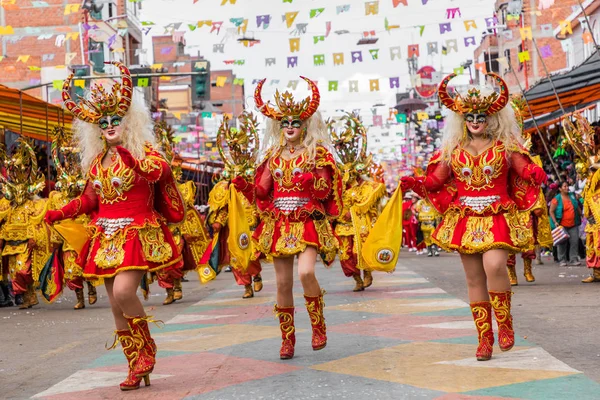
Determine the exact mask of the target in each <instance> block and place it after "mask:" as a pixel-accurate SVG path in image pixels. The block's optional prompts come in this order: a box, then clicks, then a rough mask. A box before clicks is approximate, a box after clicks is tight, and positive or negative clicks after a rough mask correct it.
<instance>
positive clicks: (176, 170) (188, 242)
mask: <svg viewBox="0 0 600 400" xmlns="http://www.w3.org/2000/svg"><path fill="white" fill-rule="evenodd" d="M154 133H155V135H156V139H157V141H158V142H159V143H160V145H161V147H162V150H163V152H164V154H165V158H166V160H167V161H168V162H169V163H170V164H171V168H172V171H173V175H174V177H175V180H176V181H178V182H179V181H181V178H182V175H183V171H182V169H181V166H180V165H175V164H176V163H177V160H176V154H175V151H174V149H173V140H174V133H173V130H172V128H171V127H170V126H169V125H167V124H166V123H165V122H159V123H157V124H155V125H154ZM177 187H178V189H179V192H180V193H181V196H182V198H183V202H184V204H185V210H186V211H185V220H184V221H183V222H182V223H180V224H169V229H170V230H171V233H172V234H173V239H174V240H175V243H176V244H177V248H178V249H179V251H180V253H181V255H182V257H183V264H182V267H181V274H182V277H183V276H184V275H185V274H186V273H188V272H189V271H193V270H198V269H199V268H200V259H201V258H202V255H203V254H204V251H205V250H206V248H207V247H208V243H209V241H210V239H209V235H208V232H207V230H206V225H205V223H204V220H203V219H202V217H201V216H200V213H199V212H198V210H196V208H195V207H194V204H195V200H196V184H195V183H194V182H193V181H186V182H182V183H178V184H177ZM149 275H151V274H148V276H149ZM152 275H155V277H156V279H157V280H158V285H159V286H160V287H162V288H165V290H166V292H167V297H165V300H164V301H163V305H169V304H172V303H174V302H175V301H177V300H181V299H183V288H182V286H181V279H182V278H175V279H173V282H171V279H170V276H169V274H166V275H165V274H161V273H160V271H158V273H156V274H152ZM151 281H152V280H151V279H149V280H148V281H147V282H145V283H146V285H147V286H146V287H144V289H145V291H143V292H144V293H145V296H147V293H148V291H149V288H148V287H149V284H150V283H151Z"/></svg>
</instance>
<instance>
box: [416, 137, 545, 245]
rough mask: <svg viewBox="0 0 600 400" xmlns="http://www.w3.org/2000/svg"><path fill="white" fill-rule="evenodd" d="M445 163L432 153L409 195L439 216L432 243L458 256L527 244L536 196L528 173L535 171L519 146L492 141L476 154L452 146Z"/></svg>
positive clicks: (536, 193) (536, 192)
mask: <svg viewBox="0 0 600 400" xmlns="http://www.w3.org/2000/svg"><path fill="white" fill-rule="evenodd" d="M451 157H452V158H451V163H450V165H448V164H447V163H445V162H443V161H442V160H441V153H439V152H437V153H435V154H434V156H433V157H432V159H431V160H430V161H429V166H428V167H427V177H426V178H425V179H423V180H422V186H421V185H416V186H415V188H414V189H415V191H416V192H417V193H419V194H420V195H422V196H427V198H428V199H429V201H430V202H431V204H432V205H433V207H434V208H435V209H436V210H437V211H438V212H439V213H441V214H443V215H444V218H443V219H442V222H441V223H440V225H439V226H438V227H437V228H436V230H435V231H434V233H433V235H432V240H433V241H434V242H435V243H436V244H438V245H439V246H440V247H442V248H443V249H446V250H457V251H458V252H459V253H463V254H474V253H483V252H486V251H488V250H491V249H505V250H510V251H522V250H523V249H525V250H526V249H527V248H528V247H529V244H530V242H531V240H532V233H531V230H530V229H529V228H528V224H529V216H528V215H527V214H522V213H520V212H519V211H526V210H530V209H531V208H532V207H533V205H534V204H535V202H536V201H537V198H538V195H539V186H538V185H536V184H534V183H532V182H531V181H530V177H531V175H530V171H532V170H533V169H535V168H539V167H538V166H537V165H536V164H535V163H533V162H532V161H531V159H530V158H529V155H528V152H527V151H526V150H525V149H523V148H518V147H515V148H513V149H510V151H509V149H507V148H506V146H505V145H504V144H503V143H502V142H500V141H496V142H495V143H493V144H492V145H491V146H490V147H489V148H488V149H486V150H484V151H483V152H482V153H481V154H479V155H478V156H473V155H472V154H470V153H469V152H468V151H467V150H465V149H462V148H457V149H455V150H454V151H453V152H452V156H451Z"/></svg>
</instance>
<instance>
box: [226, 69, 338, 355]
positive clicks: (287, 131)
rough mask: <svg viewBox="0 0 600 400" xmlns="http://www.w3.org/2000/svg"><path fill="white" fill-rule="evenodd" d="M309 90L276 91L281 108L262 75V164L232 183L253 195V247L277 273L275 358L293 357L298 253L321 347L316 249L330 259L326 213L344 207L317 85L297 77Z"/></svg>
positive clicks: (332, 244)
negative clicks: (298, 93)
mask: <svg viewBox="0 0 600 400" xmlns="http://www.w3.org/2000/svg"><path fill="white" fill-rule="evenodd" d="M302 79H304V80H305V81H306V82H307V83H308V84H309V87H310V89H311V91H312V96H311V97H309V98H306V99H304V100H302V101H301V102H299V103H296V102H295V101H294V99H293V96H292V94H291V93H289V92H285V93H283V94H282V95H280V94H279V91H277V92H276V94H275V101H276V104H277V107H278V110H277V109H275V108H273V107H272V106H271V105H270V104H269V103H266V104H265V103H264V102H263V100H262V95H261V91H262V87H263V85H264V83H265V80H262V81H260V82H259V84H258V86H257V87H256V92H255V101H256V106H257V107H258V109H260V111H261V112H262V113H263V114H264V115H265V116H266V117H267V118H269V121H268V122H267V128H266V133H265V141H264V143H263V148H264V149H266V151H265V154H264V158H263V161H262V163H261V164H260V165H259V167H258V168H257V170H256V176H255V180H254V183H251V182H249V181H248V180H245V179H244V178H243V177H241V176H238V177H237V178H235V179H234V180H233V183H234V184H235V186H236V188H237V189H238V190H240V191H241V192H243V193H244V194H245V195H246V196H247V198H248V199H249V200H250V202H252V203H254V202H256V204H257V206H258V209H259V211H260V222H259V224H258V227H257V228H256V231H255V232H254V239H255V240H254V245H255V248H256V250H257V251H258V252H259V253H261V254H262V255H264V256H272V257H273V261H274V264H275V275H276V279H277V304H276V305H275V312H276V314H277V316H279V322H280V328H281V336H282V339H283V342H282V345H281V350H280V357H281V359H289V358H292V357H293V356H294V345H295V343H296V337H295V327H294V296H293V291H292V286H293V282H294V278H293V273H294V258H295V257H296V256H297V257H298V274H299V275H300V281H301V283H302V287H303V288H304V298H305V300H306V309H307V311H308V314H309V316H310V321H311V325H312V347H313V350H320V349H322V348H324V347H325V345H326V344H327V334H326V329H325V318H324V316H323V307H324V305H325V304H324V302H323V294H324V291H323V290H322V289H321V287H320V285H319V282H318V281H317V278H316V276H315V264H316V261H317V254H320V255H321V256H322V257H323V259H324V261H325V262H326V263H331V262H332V261H333V259H334V258H335V255H336V252H337V240H336V238H335V236H334V234H333V229H332V227H331V223H330V218H337V217H339V215H340V213H341V211H342V204H341V200H342V199H341V197H342V180H341V177H340V174H339V172H338V169H337V167H336V163H335V160H334V159H333V156H332V155H331V153H330V152H329V151H328V150H327V148H326V147H324V146H325V144H326V143H328V142H329V137H328V136H329V135H328V131H327V127H326V126H325V123H324V122H323V118H322V117H321V115H320V113H318V112H317V108H318V106H319V102H320V96H319V89H318V88H317V85H316V84H315V83H314V82H312V81H311V80H310V79H308V78H302Z"/></svg>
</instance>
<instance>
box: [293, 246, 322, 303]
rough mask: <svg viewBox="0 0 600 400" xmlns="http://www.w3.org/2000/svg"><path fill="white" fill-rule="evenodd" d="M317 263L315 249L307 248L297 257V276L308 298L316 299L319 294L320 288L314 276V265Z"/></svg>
mask: <svg viewBox="0 0 600 400" xmlns="http://www.w3.org/2000/svg"><path fill="white" fill-rule="evenodd" d="M316 263H317V249H315V248H314V247H307V248H306V250H304V252H302V253H300V254H299V255H298V276H299V277H300V282H302V287H303V288H304V294H305V295H306V296H310V297H316V296H319V295H320V294H321V287H320V286H319V282H318V281H317V277H316V275H315V264H316Z"/></svg>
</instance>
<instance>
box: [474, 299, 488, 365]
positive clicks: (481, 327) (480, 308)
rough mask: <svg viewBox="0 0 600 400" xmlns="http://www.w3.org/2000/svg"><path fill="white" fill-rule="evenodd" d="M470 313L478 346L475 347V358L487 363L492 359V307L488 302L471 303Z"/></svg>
mask: <svg viewBox="0 0 600 400" xmlns="http://www.w3.org/2000/svg"><path fill="white" fill-rule="evenodd" d="M471 312H472V313H473V320H474V321H475V328H477V334H478V338H479V346H477V352H476V353H475V357H477V360H479V361H487V360H489V359H490V358H492V351H493V349H494V347H493V346H494V331H493V329H492V305H491V303H490V302H489V301H477V302H474V303H471Z"/></svg>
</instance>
